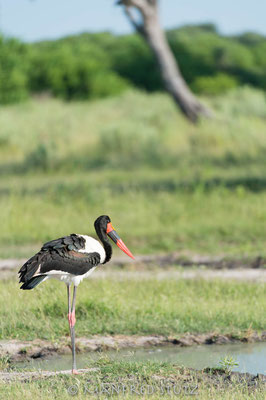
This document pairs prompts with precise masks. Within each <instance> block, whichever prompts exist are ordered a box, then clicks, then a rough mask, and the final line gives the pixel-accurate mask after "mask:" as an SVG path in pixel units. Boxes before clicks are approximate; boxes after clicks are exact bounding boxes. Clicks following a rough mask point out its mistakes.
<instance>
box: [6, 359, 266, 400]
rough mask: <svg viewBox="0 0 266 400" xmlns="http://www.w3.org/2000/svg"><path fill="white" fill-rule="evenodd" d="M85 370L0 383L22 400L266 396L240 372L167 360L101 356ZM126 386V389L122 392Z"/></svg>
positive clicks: (8, 395)
mask: <svg viewBox="0 0 266 400" xmlns="http://www.w3.org/2000/svg"><path fill="white" fill-rule="evenodd" d="M89 367H93V368H96V370H94V371H91V372H89V373H87V374H84V375H79V376H76V377H73V376H64V375H61V376H60V375H59V376H57V377H53V378H49V379H39V380H36V381H33V382H23V383H21V382H15V383H10V384H9V385H4V384H0V398H1V399H2V398H3V399H4V398H19V399H21V400H26V399H32V398H35V397H36V398H37V397H38V398H39V397H41V398H42V399H44V400H46V399H51V398H56V399H59V400H61V399H69V398H71V397H74V398H75V399H86V398H92V397H93V398H95V397H96V396H97V398H105V399H106V398H110V397H111V398H113V397H115V398H123V399H124V398H125V399H136V398H142V399H148V398H149V399H150V398H152V399H161V398H179V399H180V398H182V399H183V398H184V399H187V398H188V397H190V396H191V397H194V398H195V397H196V398H197V399H204V400H205V399H214V398H215V399H217V400H219V399H223V400H227V399H228V400H239V399H240V400H242V399H254V400H255V399H258V400H260V399H261V400H262V399H264V386H263V382H262V381H252V380H251V379H241V377H239V376H237V375H231V376H230V377H228V374H220V375H219V374H217V375H215V374H212V373H204V372H199V371H193V370H190V369H186V368H182V367H177V366H174V365H168V364H164V363H130V362H126V361H124V362H115V361H113V360H108V359H102V360H100V361H99V362H98V363H93V365H89ZM123 391H124V392H123Z"/></svg>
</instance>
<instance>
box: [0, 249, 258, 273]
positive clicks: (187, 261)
mask: <svg viewBox="0 0 266 400" xmlns="http://www.w3.org/2000/svg"><path fill="white" fill-rule="evenodd" d="M25 262H26V259H6V260H0V271H1V272H4V271H12V270H16V269H18V268H19V267H20V266H21V265H23V264H24V263H25ZM154 265H156V266H158V267H166V266H171V265H180V266H183V267H191V266H206V267H208V268H212V269H225V268H227V269H237V268H250V269H257V268H263V267H265V266H266V258H265V257H262V256H257V257H247V256H241V257H229V256H226V255H217V256H209V255H200V254H193V253H191V252H188V251H182V252H174V253H167V254H154V255H138V256H136V258H135V260H130V259H129V258H128V257H124V256H114V257H113V258H112V260H111V261H110V262H109V263H108V265H107V266H105V268H110V267H114V266H115V267H118V268H124V267H128V266H134V267H135V268H141V267H147V266H154Z"/></svg>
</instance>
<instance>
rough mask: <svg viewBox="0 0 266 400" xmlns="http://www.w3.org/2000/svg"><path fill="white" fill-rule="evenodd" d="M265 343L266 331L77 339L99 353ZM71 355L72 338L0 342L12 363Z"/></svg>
mask: <svg viewBox="0 0 266 400" xmlns="http://www.w3.org/2000/svg"><path fill="white" fill-rule="evenodd" d="M260 341H266V331H265V332H263V333H262V334H258V333H257V332H254V331H248V332H247V333H246V335H245V336H243V337H242V338H236V337H235V336H234V335H221V334H216V333H206V334H186V335H183V336H181V337H173V336H168V337H165V336H152V335H151V336H126V335H115V336H93V337H92V338H85V337H83V338H82V337H81V338H77V339H76V348H77V352H88V351H100V350H111V349H123V348H137V347H151V346H163V345H175V346H193V345H199V344H214V343H215V344H229V343H237V342H260ZM68 353H71V348H70V340H69V338H62V339H61V340H60V341H58V342H49V341H46V340H40V339H36V340H33V341H19V340H16V339H13V340H2V341H0V357H8V359H9V360H10V361H11V362H14V361H24V360H29V359H32V358H45V357H49V356H51V355H53V354H68Z"/></svg>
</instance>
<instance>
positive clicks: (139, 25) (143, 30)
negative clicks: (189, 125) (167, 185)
mask: <svg viewBox="0 0 266 400" xmlns="http://www.w3.org/2000/svg"><path fill="white" fill-rule="evenodd" d="M117 4H119V5H121V6H122V7H123V8H124V11H125V14H126V15H127V17H128V18H129V20H130V22H131V23H132V25H133V26H134V28H135V29H136V31H137V32H138V33H139V34H140V35H141V36H142V37H143V38H144V39H145V40H146V41H147V43H148V44H149V46H150V48H151V49H152V51H153V53H154V55H155V58H156V60H157V63H158V66H159V70H160V73H161V76H162V80H163V82H164V85H165V88H166V90H167V91H168V92H169V93H170V94H171V95H172V97H173V98H174V100H175V102H176V103H177V104H178V106H179V107H180V108H181V110H182V111H183V113H184V114H185V115H186V116H187V118H188V119H189V120H190V121H192V122H196V121H197V119H198V117H199V116H200V115H203V116H205V117H210V116H211V112H210V110H209V109H208V108H207V107H205V106H204V105H203V104H201V103H200V102H199V101H198V100H197V99H196V97H195V96H194V95H193V93H192V92H191V91H190V89H189V87H188V86H187V84H186V82H185V81H184V79H183V77H182V75H181V72H180V69H179V66H178V63H177V61H176V59H175V57H174V55H173V53H172V51H171V49H170V47H169V44H168V42H167V39H166V36H165V34H164V31H163V30H162V28H161V26H160V21H159V13H158V1H157V0H118V1H117ZM132 8H133V9H134V8H135V9H137V10H138V11H139V12H140V16H141V21H140V22H139V21H137V18H136V14H134V13H132Z"/></svg>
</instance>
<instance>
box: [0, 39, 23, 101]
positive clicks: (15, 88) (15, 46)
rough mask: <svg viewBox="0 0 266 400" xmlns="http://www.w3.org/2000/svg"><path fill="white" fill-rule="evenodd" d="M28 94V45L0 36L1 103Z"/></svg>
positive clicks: (17, 99) (21, 98)
mask: <svg viewBox="0 0 266 400" xmlns="http://www.w3.org/2000/svg"><path fill="white" fill-rule="evenodd" d="M27 96H28V76H27V47H26V46H25V45H23V44H21V43H20V42H19V41H17V40H15V39H4V38H2V37H1V36H0V103H2V104H7V103H12V102H17V101H21V100H24V99H25V98H26V97H27Z"/></svg>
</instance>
